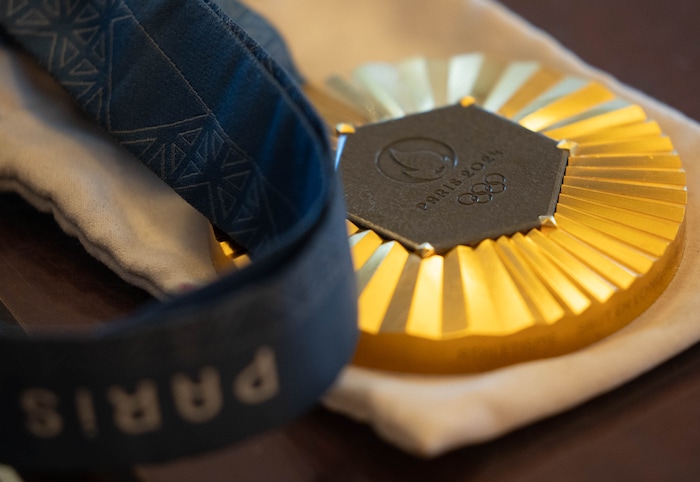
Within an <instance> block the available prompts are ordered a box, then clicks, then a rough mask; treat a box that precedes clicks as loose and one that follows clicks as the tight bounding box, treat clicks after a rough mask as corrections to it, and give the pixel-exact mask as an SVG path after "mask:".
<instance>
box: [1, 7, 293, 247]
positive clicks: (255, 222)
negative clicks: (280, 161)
mask: <svg viewBox="0 0 700 482" xmlns="http://www.w3.org/2000/svg"><path fill="white" fill-rule="evenodd" d="M134 3H139V2H134ZM154 3H162V2H154ZM166 3H167V2H166ZM173 3H174V4H177V3H178V2H173ZM139 8H140V9H142V10H143V9H146V10H147V9H148V8H150V5H148V2H145V3H144V2H141V5H139ZM177 8H178V6H177V5H173V6H172V8H171V10H172V11H173V12H175V11H176V9H177ZM0 23H2V25H3V27H4V29H5V30H6V32H7V33H8V34H10V36H12V37H13V38H14V39H15V40H16V41H18V42H19V43H20V44H22V45H23V46H24V47H25V48H26V49H27V50H29V51H30V52H31V53H32V54H33V55H34V56H35V57H36V58H37V59H38V60H39V62H40V63H41V64H43V66H44V67H45V68H46V69H47V70H48V71H49V72H50V73H51V74H52V75H53V77H54V78H55V79H56V80H57V81H58V82H59V83H60V84H61V85H63V87H64V88H65V89H66V90H67V91H68V92H69V93H71V95H72V96H73V97H74V99H75V100H76V101H77V102H78V104H79V105H80V106H81V107H82V108H83V109H84V110H85V111H86V112H87V113H88V115H89V116H91V117H92V118H94V119H95V120H97V121H98V122H99V123H100V124H101V125H102V126H103V128H104V129H105V130H106V131H107V132H108V133H109V134H111V135H112V136H113V137H114V138H115V139H116V140H117V141H118V142H119V143H120V144H121V145H123V146H124V147H125V148H127V149H128V150H129V151H130V152H131V153H132V154H133V155H135V156H136V157H137V158H139V159H140V160H141V162H143V163H144V164H146V165H147V166H148V167H149V168H150V169H151V170H152V171H153V172H155V173H156V174H157V175H158V176H160V177H161V178H162V179H163V180H164V181H165V182H166V183H168V184H169V185H170V186H171V187H172V188H173V189H174V190H175V191H176V192H177V193H178V194H179V195H181V196H182V197H183V198H184V199H185V200H187V201H188V202H189V203H190V204H192V205H193V206H194V207H195V208H197V209H198V210H199V211H200V212H202V213H203V214H204V215H205V216H206V217H207V218H209V220H210V221H211V222H212V223H214V224H216V225H217V226H219V227H220V228H221V229H223V230H224V231H225V232H227V233H228V234H229V235H230V236H231V237H232V238H233V239H235V240H236V241H238V242H239V243H240V244H242V245H243V246H246V247H249V248H251V249H254V248H256V247H257V248H259V247H260V246H261V245H264V244H265V242H266V241H268V240H270V239H272V238H274V237H275V236H276V235H277V231H278V226H276V225H275V224H276V222H275V216H273V213H272V208H271V202H270V199H269V197H270V196H276V195H277V193H276V190H275V189H271V186H270V184H269V183H268V182H267V181H266V179H265V177H264V175H263V173H262V172H261V171H260V169H258V167H257V166H256V164H255V163H254V162H253V160H252V159H251V158H250V156H248V155H247V154H246V153H245V152H244V151H243V150H242V149H240V148H239V147H238V146H237V145H236V144H235V143H234V142H233V141H232V140H231V138H230V137H229V136H228V135H227V132H226V131H225V130H224V129H223V128H222V127H221V125H220V124H219V121H218V119H217V117H216V115H215V114H214V113H213V112H212V110H211V109H210V108H209V107H208V106H207V105H206V104H205V103H204V102H203V101H202V99H201V98H200V97H199V95H198V93H197V92H195V90H194V89H193V88H192V87H191V85H190V83H189V82H188V79H186V78H184V77H183V75H182V73H181V72H180V70H179V69H178V67H177V66H176V65H175V64H174V63H173V62H172V61H171V59H170V58H169V57H168V56H167V55H166V54H165V53H164V51H163V50H162V49H161V48H160V45H158V44H157V43H156V42H155V41H154V40H153V39H152V38H151V37H150V36H149V32H148V31H147V30H146V29H145V28H144V27H143V25H141V24H140V20H139V19H137V18H136V16H135V15H134V14H133V13H132V11H131V9H130V8H129V6H128V5H127V2H125V1H122V0H90V1H84V0H41V1H38V0H37V1H31V0H0ZM203 75H205V74H203ZM224 88H227V87H226V86H224ZM285 203H286V204H290V203H289V202H286V201H285V200H284V199H279V196H278V199H276V200H275V202H274V206H275V209H279V205H280V204H282V205H284V204H285ZM288 207H289V209H288V211H289V212H286V213H284V215H285V216H287V217H292V218H293V217H294V216H295V212H294V209H292V207H291V206H288ZM278 215H279V213H278Z"/></svg>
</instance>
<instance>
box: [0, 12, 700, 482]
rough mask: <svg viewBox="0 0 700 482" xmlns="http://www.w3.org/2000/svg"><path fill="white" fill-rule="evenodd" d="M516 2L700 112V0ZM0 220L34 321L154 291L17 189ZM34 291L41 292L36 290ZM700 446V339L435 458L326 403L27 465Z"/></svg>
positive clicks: (679, 453)
mask: <svg viewBox="0 0 700 482" xmlns="http://www.w3.org/2000/svg"><path fill="white" fill-rule="evenodd" d="M503 3H505V4H506V5H507V6H509V7H511V8H512V9H513V10H515V11H516V12H518V13H520V14H522V15H523V16H524V17H526V18H527V19H528V20H530V21H531V22H532V23H533V24H535V25H538V26H540V27H542V28H543V29H545V30H547V31H548V32H550V33H551V34H553V35H554V36H555V37H556V38H557V39H559V40H560V41H561V42H562V43H563V44H564V45H566V46H567V47H569V48H570V49H572V50H573V51H574V52H576V53H577V54H578V55H580V56H581V57H582V58H583V59H584V60H585V61H587V62H589V63H591V64H593V65H595V66H597V67H600V68H602V69H604V70H606V71H608V72H610V73H612V74H613V75H615V76H616V77H618V78H619V79H621V80H622V81H623V82H625V83H627V84H629V85H632V86H634V87H636V88H638V89H640V90H643V91H644V92H646V93H648V94H650V95H652V96H654V97H656V98H658V99H660V100H662V101H664V102H666V103H668V104H670V105H672V106H674V107H676V108H678V109H680V110H681V111H683V112H684V113H686V114H687V115H689V116H691V117H693V118H695V119H700V95H699V94H698V92H697V90H698V87H699V86H700V33H699V32H700V29H699V27H698V21H699V20H700V2H697V1H696V0H671V1H669V2H659V1H658V0H657V1H651V0H608V1H604V0H586V1H582V0H581V1H578V2H566V1H562V0H539V1H537V2H533V1H531V0H504V2H503ZM0 233H1V234H0V298H1V299H3V300H4V301H5V302H6V304H7V305H8V308H9V309H10V311H12V312H13V313H14V314H15V315H16V316H17V317H18V318H20V319H21V320H22V321H23V322H24V323H26V324H32V323H34V322H35V320H39V319H46V316H45V315H46V314H47V313H51V319H52V320H54V321H56V322H59V323H60V322H61V316H64V317H65V316H66V314H70V313H77V314H78V315H79V318H80V319H81V320H84V322H90V321H91V320H97V319H104V318H109V317H111V316H118V315H120V314H122V313H123V312H125V311H128V310H130V309H133V308H134V307H137V306H139V305H140V304H142V303H144V302H145V301H147V300H148V296H147V295H145V294H144V293H142V292H140V291H138V290H135V289H133V288H130V287H128V286H125V285H124V284H123V283H121V282H120V281H119V280H118V279H116V278H115V277H114V276H113V275H112V274H111V273H109V272H108V271H107V270H106V269H105V268H103V267H102V266H100V265H99V264H98V263H96V262H94V261H93V260H92V259H90V258H89V257H87V256H86V255H84V253H83V252H82V250H81V249H80V248H79V246H77V244H76V242H75V241H73V240H71V239H69V238H66V237H64V236H62V235H61V234H60V233H58V232H57V230H56V228H55V226H53V224H52V222H51V220H50V217H48V216H46V215H40V214H37V213H35V212H34V211H33V210H31V209H29V208H27V207H26V206H25V205H24V204H23V203H22V202H21V201H19V200H18V199H17V198H16V197H14V196H10V195H3V196H0ZM72 293H76V294H77V293H80V296H77V295H76V296H73V295H72ZM30 297H34V298H35V299H37V300H38V301H39V302H35V303H27V299H28V298H30ZM84 300H87V301H84ZM47 306H51V307H52V308H51V311H48V308H46V307H47ZM42 310H43V312H42ZM57 313H58V314H57ZM62 314H63V315H62ZM698 449H700V346H698V345H696V346H694V347H692V348H690V349H689V350H687V351H686V352H684V353H682V354H680V355H679V356H677V357H675V358H674V359H672V360H670V361H668V362H667V363H665V364H663V365H661V366H660V367H658V368H656V369H654V370H652V371H650V372H649V373H647V374H645V375H643V376H641V377H639V378H638V379H636V380H634V381H632V382H631V383H628V384H626V385H625V386H623V387H621V388H619V389H617V390H615V391H613V392H611V393H608V394H606V395H604V396H601V397H599V398H597V399H595V400H593V401H590V402H588V403H586V404H584V405H582V406H580V407H578V408H576V409H574V410H571V411H569V412H567V413H564V414H561V415H559V416H556V417H553V418H550V419H547V420H544V421H542V422H539V423H536V424H533V425H531V426H529V427H526V428H523V429H521V430H518V431H516V432H514V433H511V434H509V435H507V436H504V437H502V438H501V439H499V440H496V441H494V442H490V443H486V444H482V445H478V446H472V447H466V448H463V449H460V450H457V451H454V452H452V453H449V454H447V455H445V456H443V457H440V458H437V459H434V460H419V459H416V458H414V457H411V456H408V455H406V454H404V453H402V452H400V451H399V450H397V449H395V448H393V447H392V446H390V445H388V444H386V443H384V442H382V441H381V440H380V439H378V438H377V437H376V436H375V435H374V434H373V433H372V431H371V430H370V429H368V428H367V427H365V426H363V425H359V424H356V423H353V422H351V421H349V420H347V419H345V418H343V417H340V416H337V415H334V414H331V413H328V412H326V411H325V410H323V409H322V408H317V409H315V410H313V411H312V412H311V413H309V414H307V415H306V416H304V417H302V418H300V419H298V420H296V421H294V422H293V423H291V424H289V425H287V426H285V427H282V428H279V429H277V430H274V431H271V432H268V433H266V434H263V435H260V436H258V437H256V438H253V439H250V440H248V441H246V442H244V443H241V444H238V445H235V446H232V447H227V448H224V449H222V450H219V451H217V452H214V453H210V454H205V455H202V456H198V457H194V458H191V459H188V460H181V461H175V462H173V463H170V464H167V465H161V466H152V467H145V468H139V469H136V470H127V471H124V472H122V473H118V474H63V475H58V474H35V473H31V472H27V471H25V472H24V474H23V475H24V476H25V478H26V480H27V481H29V482H31V481H48V480H51V481H56V480H59V481H60V480H66V481H69V480H70V481H85V482H97V481H100V482H114V481H133V480H140V481H142V482H160V481H168V482H179V481H195V480H196V481H200V480H201V481H213V482H215V481H246V482H247V481H253V482H254V481H292V482H294V481H299V482H301V481H318V482H321V481H339V482H343V481H347V482H350V481H352V482H355V481H357V482H360V481H375V480H381V481H414V480H415V481H426V480H430V481H467V480H469V481H472V480H473V481H545V480H557V481H559V480H566V481H588V480H596V481H607V480H609V481H613V480H614V481H620V480H635V481H641V480H650V481H657V480H663V481H666V480H673V481H683V480H688V481H691V480H700V455H698V453H697V452H698Z"/></svg>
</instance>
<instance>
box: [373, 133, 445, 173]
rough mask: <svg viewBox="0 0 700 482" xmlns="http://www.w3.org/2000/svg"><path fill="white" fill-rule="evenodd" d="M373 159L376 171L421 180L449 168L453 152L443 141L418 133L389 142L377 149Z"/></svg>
mask: <svg viewBox="0 0 700 482" xmlns="http://www.w3.org/2000/svg"><path fill="white" fill-rule="evenodd" d="M375 163H376V165H377V169H379V172H381V173H382V174H384V175H385V176H386V177H388V178H390V179H393V180H394V181H399V182H403V183H408V184H421V183H426V182H431V181H436V180H438V179H442V178H443V177H444V176H445V175H446V174H447V173H448V172H451V171H452V170H453V169H454V168H455V166H456V165H457V155H456V154H455V151H454V149H452V148H451V147H450V146H448V145H447V144H445V143H444V142H440V141H436V140H434V139H427V138H420V137H418V138H409V139H402V140H399V141H395V142H392V143H391V144H389V145H388V146H386V147H384V148H383V149H382V150H381V151H379V152H378V153H377V156H376V158H375Z"/></svg>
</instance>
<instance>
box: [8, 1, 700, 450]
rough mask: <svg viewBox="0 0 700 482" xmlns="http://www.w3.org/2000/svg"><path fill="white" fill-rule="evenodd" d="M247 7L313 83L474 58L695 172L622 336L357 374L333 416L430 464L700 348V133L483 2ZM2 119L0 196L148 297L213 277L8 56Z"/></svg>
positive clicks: (43, 85) (41, 79) (95, 143)
mask: <svg viewBox="0 0 700 482" xmlns="http://www.w3.org/2000/svg"><path fill="white" fill-rule="evenodd" d="M249 3H250V5H251V6H252V7H253V8H254V9H257V10H258V11H260V12H261V13H262V14H264V15H265V16H267V17H268V19H270V20H271V21H272V23H274V24H276V26H277V27H278V28H279V29H280V30H281V31H282V33H283V34H284V36H285V37H286V39H287V41H288V43H289V45H290V47H291V50H292V52H293V54H294V55H295V57H296V60H297V63H298V65H299V67H300V69H301V71H302V72H303V73H304V74H305V75H306V76H307V79H308V80H309V81H311V82H314V83H317V84H322V83H323V81H324V80H325V79H326V78H327V77H328V76H330V75H331V74H335V73H345V72H348V71H349V70H351V69H352V68H354V67H356V66H357V65H359V64H362V63H365V62H368V61H375V60H389V61H391V60H399V59H401V58H405V57H409V56H413V55H427V56H433V57H447V56H450V55H453V54H456V53H462V52H474V51H483V52H488V53H491V54H495V55H498V56H499V57H502V58H506V59H512V60H536V61H539V62H542V63H543V64H545V65H549V66H551V67H553V68H556V69H559V70H561V71H563V72H567V73H571V74H575V75H579V76H583V77H589V78H592V79H596V80H598V81H599V82H601V83H603V84H604V85H606V86H607V87H608V88H610V89H611V90H612V91H614V92H615V93H616V94H617V95H619V96H620V97H622V98H624V99H627V100H629V101H631V102H634V103H636V104H639V105H641V106H642V107H643V108H644V109H645V111H646V112H647V113H648V114H649V116H650V117H651V118H653V119H655V120H656V121H658V122H659V124H660V125H661V126H662V128H663V129H664V131H665V132H666V133H667V134H668V135H669V136H670V137H671V138H672V140H673V142H674V145H675V146H676V148H677V150H678V152H679V154H680V155H681V158H682V159H683V161H684V165H685V168H686V171H687V179H688V190H689V191H690V196H689V204H688V211H687V219H686V223H687V224H686V248H685V255H684V258H683V260H682V262H681V265H680V268H679V271H678V273H677V275H676V277H675V279H674V280H673V281H672V283H671V286H670V287H669V289H668V290H667V291H666V293H664V295H662V297H661V298H660V299H659V300H658V301H657V302H656V303H655V304H654V305H652V307H651V308H650V309H649V310H647V311H646V312H645V313H644V314H643V315H642V316H640V317H639V318H638V319H637V320H635V321H634V322H633V323H632V324H630V325H629V326H628V327H626V328H624V329H623V330H621V331H619V332H618V333H616V334H614V335H612V336H610V337H608V338H606V339H604V340H602V341H600V342H598V343H596V344H594V345H592V346H589V347H587V348H585V349H582V350H579V351H577V352H574V353H571V354H569V355H566V356H560V357H556V358H551V359H546V360H539V361H534V362H529V363H522V364H518V365H514V366H510V367H506V368H502V369H499V370H494V371H491V372H487V373H482V374H478V375H465V376H412V375H399V374H394V373H387V372H380V371H375V370H369V369H361V368H357V367H352V366H350V367H348V368H347V369H346V370H345V372H344V373H343V374H342V375H341V377H340V378H339V380H338V382H337V384H336V386H335V387H334V388H333V389H332V390H331V391H330V392H329V393H328V394H327V396H326V397H325V399H324V404H325V405H326V406H327V407H328V408H330V409H331V410H334V411H337V412H340V413H343V414H345V415H348V416H350V417H352V418H354V419H356V420H360V421H363V422H366V423H368V424H370V425H371V426H372V427H373V428H374V429H375V430H376V431H377V433H378V434H379V435H380V436H382V437H384V438H385V439H386V440H388V441H390V442H391V443H394V444H396V445H397V446H399V447H401V448H402V449H405V450H407V451H409V452H412V453H415V454H418V455H421V456H427V457H430V456H436V455H439V454H441V453H443V452H445V451H448V450H450V449H453V448H455V447H458V446H461V445H466V444H470V443H476V442H481V441H485V440H489V439H492V438H495V437H497V436H499V435H501V434H503V433H506V432H508V431H510V430H513V429H515V428H517V427H520V426H522V425H524V424H527V423H530V422H532V421H535V420H538V419H541V418H543V417H546V416H549V415H552V414H555V413H558V412H561V411H563V410H566V409H568V408H570V407H573V406H575V405H577V404H580V403H582V402H584V401H586V400H588V399H590V398H592V397H594V396H596V395H598V394H601V393H603V392H605V391H608V390H611V389H612V388H614V387H616V386H619V385H620V384H622V383H624V382H626V381H628V380H630V379H631V378H633V377H635V376H637V375H639V374H641V373H643V372H644V371H646V370H648V369H650V368H652V367H654V366H656V365H657V364H659V363H661V362H662V361H664V360H666V359H668V358H669V357H671V356H673V355H674V354H676V353H679V352H680V351H682V350H683V349H685V348H687V347H688V346H690V345H691V344H693V343H694V342H696V341H697V340H698V339H699V338H700V323H698V322H697V321H696V319H695V317H694V316H693V314H694V313H696V312H697V310H698V309H700V298H699V297H697V296H695V293H696V292H697V291H698V289H699V288H700V276H698V273H699V272H700V270H699V269H698V268H699V266H698V262H699V261H698V259H697V258H696V256H695V254H696V253H697V251H698V250H699V249H700V244H699V242H700V236H699V234H700V233H698V229H700V227H699V221H700V220H699V219H698V216H699V215H698V203H699V202H700V201H698V199H697V197H696V195H695V193H696V192H697V191H698V190H699V189H700V169H698V165H697V164H698V162H700V159H698V156H699V154H698V152H700V126H699V125H698V124H696V123H695V122H693V121H692V120H690V119H688V118H685V117H684V116H683V115H681V114H680V113H678V112H676V111H674V110H672V109H670V108H669V107H667V106H664V105H662V104H660V103H659V102H656V101H654V100H653V99H650V98H648V97H647V96H645V95H643V94H641V93H639V92H636V91H634V90H632V89H630V88H628V87H626V86H624V85H621V84H620V83H619V82H617V81H616V80H615V79H612V78H611V77H609V76H607V75H605V74H604V73H602V72H600V71H597V70H595V69H593V68H591V67H590V66H587V65H585V64H584V63H583V62H581V61H580V60H579V59H578V58H576V57H575V56H574V55H573V54H572V53H571V52H568V51H567V50H565V49H564V48H562V47H561V46H560V45H558V44H557V43H556V42H555V41H554V40H553V39H552V38H550V37H549V36H547V35H546V34H545V33H543V32H541V31H538V30H536V29H534V28H533V27H532V26H530V25H528V24H527V23H526V22H524V21H523V20H522V19H520V18H518V17H516V16H514V15H513V14H512V13H510V12H509V11H507V10H506V9H504V8H503V7H502V6H501V5H500V4H497V3H495V2H492V1H489V0H444V1H440V2H435V3H430V5H428V2H421V1H420V0H390V1H389V0H385V1H383V2H373V1H372V0H356V1H354V2H344V1H341V0H324V1H323V2H320V1H312V0H306V1H304V2H293V1H291V0H251V1H250V2H249ZM426 12H429V14H426ZM338 19H342V21H338ZM397 19H401V21H400V22H397V21H396V20H397ZM310 25H313V28H309V26H310ZM0 111H1V112H2V115H0V142H2V145H3V150H2V152H0V189H3V190H13V191H17V192H20V193H21V194H22V195H23V196H25V198H27V199H28V200H29V201H30V202H32V203H33V204H34V205H35V206H36V207H37V208H39V209H42V210H49V211H52V212H53V213H54V216H55V217H56V219H57V221H58V222H59V224H60V225H61V226H62V227H63V229H64V230H65V231H66V232H68V233H69V234H71V235H74V236H77V237H78V238H79V239H80V240H81V241H82V243H83V244H84V245H85V247H86V249H87V250H88V252H90V253H91V254H92V255H94V256H95V257H97V258H98V259H100V260H102V261H103V262H104V263H105V264H106V265H107V266H109V267H110V268H112V269H113V270H114V271H115V272H117V273H118V274H119V275H120V276H122V277H123V278H124V279H125V280H126V281H128V282H130V283H133V284H136V285H138V286H140V287H142V288H145V289H147V290H148V291H150V292H151V293H153V294H154V295H155V296H158V297H164V296H168V295H169V294H173V293H177V292H178V291H180V290H183V289H189V288H191V287H193V286H197V285H200V284H203V283H205V282H207V280H210V279H212V278H213V277H215V276H217V269H216V265H217V262H216V255H214V254H212V250H211V249H210V240H211V233H210V228H209V226H208V223H207V222H206V220H205V219H204V218H203V217H202V216H201V215H199V214H198V213H197V212H196V211H194V210H193V209H192V208H190V207H189V205H187V204H186V203H185V202H184V201H182V200H181V199H180V198H179V197H178V196H177V195H175V194H174V192H172V191H170V190H169V188H167V187H166V186H165V185H163V184H162V183H161V181H160V180H159V179H157V178H156V177H155V176H154V175H153V174H152V173H150V171H148V170H147V169H146V168H144V167H143V166H142V165H141V164H140V163H138V162H137V161H135V160H134V159H132V158H131V157H130V156H129V155H128V154H127V153H125V152H124V151H122V150H121V149H120V148H118V147H115V145H114V143H113V142H112V141H111V139H109V138H107V137H106V136H105V135H104V134H103V133H102V132H101V131H100V130H99V128H96V127H94V126H92V125H89V124H86V123H85V122H84V121H83V120H82V117H81V116H80V115H78V114H77V113H75V112H74V111H73V108H72V107H71V104H70V102H69V101H68V100H67V99H66V96H65V95H64V94H63V92H62V91H61V90H60V89H59V88H57V87H56V86H55V85H54V84H53V83H52V81H51V80H50V79H49V78H48V77H47V74H45V73H43V72H42V71H40V70H39V69H38V68H36V67H34V66H33V64H32V62H31V61H28V60H26V59H25V58H24V57H23V56H22V55H21V54H18V53H17V52H16V51H13V50H11V49H9V48H7V47H3V48H2V50H0ZM23 139H24V141H23ZM27 146H30V147H27ZM27 160H31V162H26V161H27ZM56 161H60V163H59V162H56ZM59 166H60V167H59ZM76 185H80V186H82V187H81V189H75V188H74V186H76ZM164 220H167V223H165V222H164ZM173 220H179V222H173Z"/></svg>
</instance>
